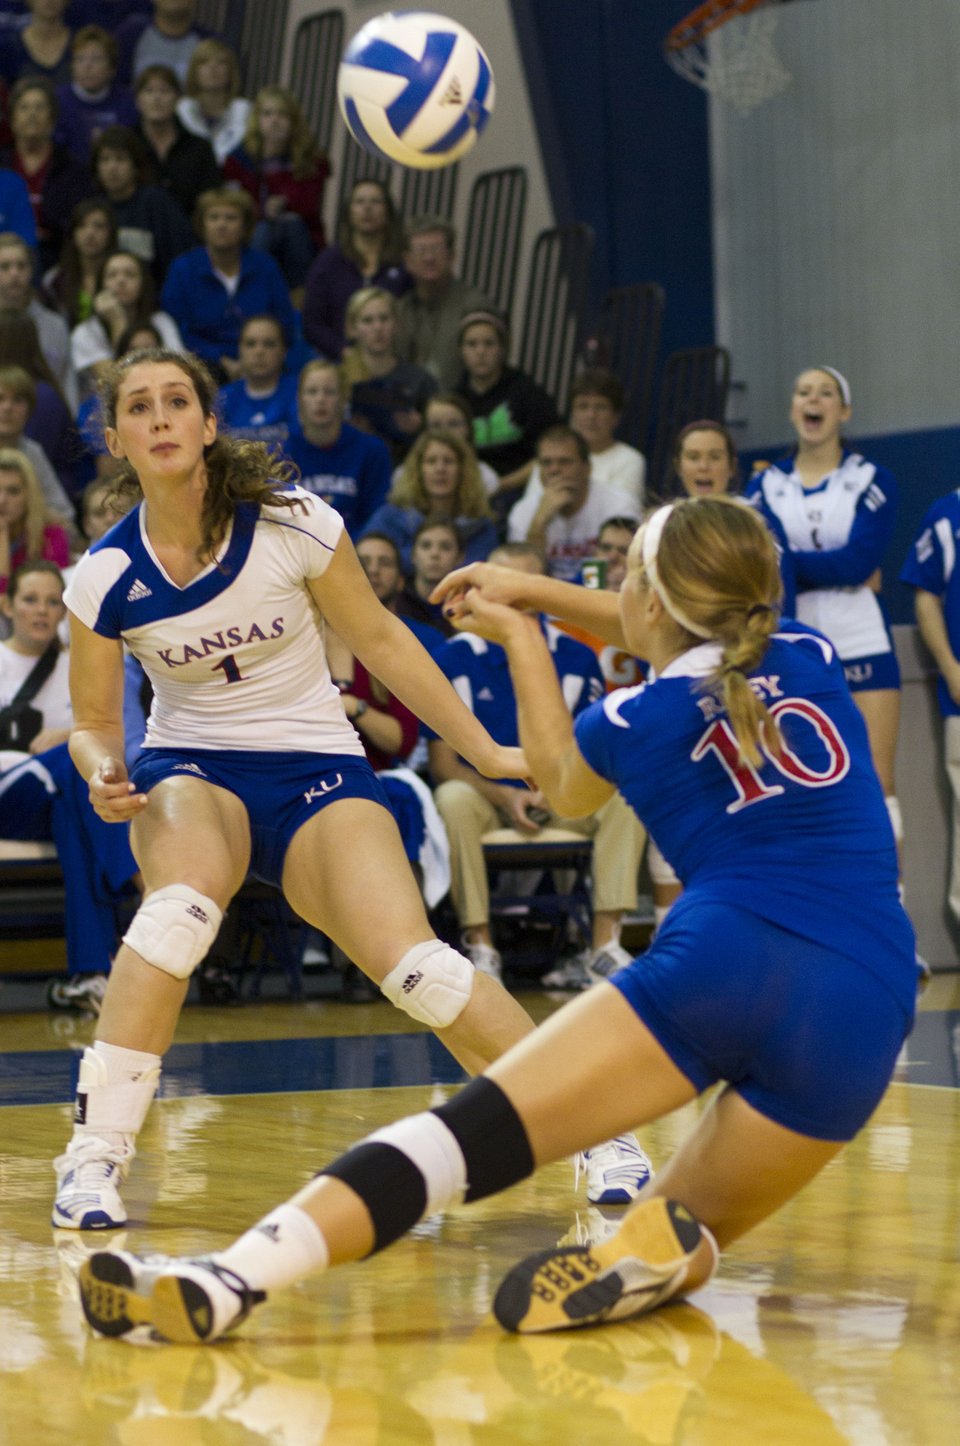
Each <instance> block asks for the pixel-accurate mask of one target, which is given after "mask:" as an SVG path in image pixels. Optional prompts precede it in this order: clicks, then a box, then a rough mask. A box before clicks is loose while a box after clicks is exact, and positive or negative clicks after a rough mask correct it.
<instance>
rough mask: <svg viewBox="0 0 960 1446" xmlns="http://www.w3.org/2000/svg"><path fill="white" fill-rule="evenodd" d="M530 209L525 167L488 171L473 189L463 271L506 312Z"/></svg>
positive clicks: (475, 182) (465, 278)
mask: <svg viewBox="0 0 960 1446" xmlns="http://www.w3.org/2000/svg"><path fill="white" fill-rule="evenodd" d="M526 209H527V172H526V168H525V167H524V166H506V167H504V168H503V169H502V170H499V171H484V172H483V174H482V175H480V176H478V177H477V179H476V180H475V181H474V183H473V186H472V187H471V190H470V203H469V206H468V209H467V224H466V227H465V230H464V245H463V259H462V262H461V265H460V274H461V276H462V277H463V279H464V281H467V282H469V283H470V285H471V286H476V287H478V288H479V289H480V290H481V291H482V292H483V293H484V294H485V295H486V296H487V297H489V299H490V300H491V301H492V302H493V303H494V305H495V306H496V307H497V309H498V311H501V312H502V313H503V314H504V315H505V316H509V314H510V309H511V307H512V305H513V292H514V287H515V286H516V284H517V266H518V263H519V260H520V240H521V237H522V235H523V220H524V215H525V214H526Z"/></svg>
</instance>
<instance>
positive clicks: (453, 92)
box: [440, 76, 463, 105]
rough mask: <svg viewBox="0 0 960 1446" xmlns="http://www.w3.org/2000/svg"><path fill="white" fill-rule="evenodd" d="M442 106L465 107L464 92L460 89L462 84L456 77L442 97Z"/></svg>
mask: <svg viewBox="0 0 960 1446" xmlns="http://www.w3.org/2000/svg"><path fill="white" fill-rule="evenodd" d="M440 104H441V105H463V91H462V90H461V89H460V82H459V80H458V79H457V77H456V76H454V77H453V79H452V80H451V81H450V84H449V85H448V86H447V88H446V90H445V91H444V92H443V95H442V96H441V97H440Z"/></svg>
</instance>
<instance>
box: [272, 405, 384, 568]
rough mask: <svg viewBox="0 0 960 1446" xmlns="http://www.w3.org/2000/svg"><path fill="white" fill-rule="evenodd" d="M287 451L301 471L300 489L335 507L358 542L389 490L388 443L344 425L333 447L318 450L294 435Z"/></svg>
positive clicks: (303, 437) (297, 435)
mask: <svg viewBox="0 0 960 1446" xmlns="http://www.w3.org/2000/svg"><path fill="white" fill-rule="evenodd" d="M284 451H285V452H286V455H287V456H288V457H289V458H290V460H291V461H292V462H296V464H297V466H298V467H299V468H300V485H301V487H305V488H306V489H307V491H308V492H312V493H313V494H314V496H316V497H321V498H322V499H323V501H324V502H326V503H327V505H328V506H330V507H334V508H336V510H337V511H338V512H339V513H340V516H341V517H342V518H343V520H344V522H345V523H346V526H347V531H348V533H349V534H350V536H351V538H352V539H353V540H354V541H356V539H357V538H358V537H359V535H360V533H361V531H362V530H363V528H364V527H365V526H366V525H367V523H368V521H369V520H370V518H371V517H372V516H373V514H374V512H376V510H377V508H378V507H379V506H380V504H381V503H382V502H383V501H384V500H385V498H386V495H387V493H388V492H389V491H390V474H391V469H392V463H391V461H390V453H389V451H388V450H387V446H386V443H385V442H381V440H380V438H379V437H370V436H368V435H367V433H366V432H361V431H359V430H358V429H357V428H356V427H351V426H350V425H349V424H348V423H346V422H345V423H344V424H343V427H342V428H341V430H340V436H339V437H338V438H337V440H336V441H335V442H334V444H333V446H332V447H316V446H314V444H313V443H312V442H308V441H307V439H306V437H305V436H304V435H303V433H302V432H295V433H294V434H293V436H292V437H291V438H290V440H289V441H288V442H287V444H286V446H285V448H284Z"/></svg>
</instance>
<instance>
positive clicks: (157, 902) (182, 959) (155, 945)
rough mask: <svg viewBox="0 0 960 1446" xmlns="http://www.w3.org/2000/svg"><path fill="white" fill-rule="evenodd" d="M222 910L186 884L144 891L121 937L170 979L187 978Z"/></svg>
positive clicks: (207, 947)
mask: <svg viewBox="0 0 960 1446" xmlns="http://www.w3.org/2000/svg"><path fill="white" fill-rule="evenodd" d="M222 919H223V910H222V909H220V908H218V906H217V905H216V904H215V903H214V902H213V900H212V899H208V898H207V897H206V895H205V894H198V893H197V891H196V889H191V887H190V885H189V884H169V885H168V886H167V887H166V888H164V889H155V890H154V892H153V893H152V894H148V895H147V897H146V898H145V899H144V901H143V903H142V904H141V905H140V907H139V909H138V910H137V912H136V914H135V915H134V917H133V923H132V924H131V925H130V927H129V929H128V930H127V932H126V933H125V934H124V936H123V942H124V943H125V944H129V946H130V948H131V949H134V950H136V952H137V953H138V954H139V955H140V958H141V959H145V960H146V961H147V963H148V964H152V965H153V967H154V968H155V969H162V970H163V972H164V973H165V974H169V975H170V976H171V977H172V978H174V979H189V978H190V975H191V974H192V973H193V971H194V969H196V967H197V965H198V964H199V963H200V961H201V959H203V958H204V957H205V956H206V955H207V953H208V952H209V950H210V946H211V945H212V943H213V941H214V939H215V938H216V937H217V931H218V930H219V928H220V923H221V920H222Z"/></svg>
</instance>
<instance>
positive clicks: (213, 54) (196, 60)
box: [183, 39, 241, 100]
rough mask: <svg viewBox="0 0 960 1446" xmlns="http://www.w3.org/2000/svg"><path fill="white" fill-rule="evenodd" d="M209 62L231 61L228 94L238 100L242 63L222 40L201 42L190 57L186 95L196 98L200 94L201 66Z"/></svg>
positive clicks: (185, 87)
mask: <svg viewBox="0 0 960 1446" xmlns="http://www.w3.org/2000/svg"><path fill="white" fill-rule="evenodd" d="M208 60H229V62H230V77H229V79H228V81H227V94H228V95H229V97H230V99H231V100H236V98H237V96H238V95H239V94H240V89H241V83H240V62H239V60H238V59H237V56H236V52H235V51H233V50H231V49H230V47H229V45H224V43H223V41H222V40H212V39H211V40H201V41H200V44H199V45H198V46H197V48H196V50H195V51H194V52H193V54H192V55H191V57H190V64H189V66H188V67H187V78H186V81H185V82H184V86H183V89H184V93H185V94H186V95H189V96H193V97H196V96H198V95H199V94H200V80H199V76H198V72H199V69H200V66H201V65H203V64H204V62H205V61H208Z"/></svg>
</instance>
